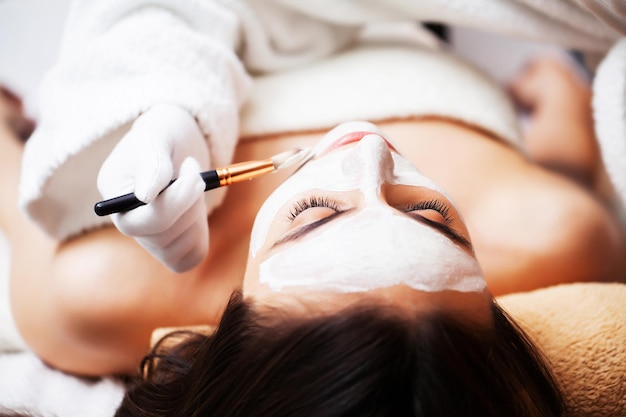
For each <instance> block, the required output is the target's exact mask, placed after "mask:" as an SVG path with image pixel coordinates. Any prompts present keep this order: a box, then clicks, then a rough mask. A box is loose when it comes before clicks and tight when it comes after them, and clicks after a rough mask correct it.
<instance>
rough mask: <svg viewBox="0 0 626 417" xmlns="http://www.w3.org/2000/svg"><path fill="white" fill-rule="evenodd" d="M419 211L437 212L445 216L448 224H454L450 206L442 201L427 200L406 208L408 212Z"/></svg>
mask: <svg viewBox="0 0 626 417" xmlns="http://www.w3.org/2000/svg"><path fill="white" fill-rule="evenodd" d="M418 210H435V211H438V212H439V214H441V216H443V218H444V220H445V221H446V223H452V217H450V206H448V205H447V204H445V203H444V202H443V201H441V200H435V199H433V200H426V201H420V202H419V203H415V204H409V205H408V206H407V207H406V211H407V212H408V211H418Z"/></svg>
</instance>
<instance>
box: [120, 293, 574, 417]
mask: <svg viewBox="0 0 626 417" xmlns="http://www.w3.org/2000/svg"><path fill="white" fill-rule="evenodd" d="M265 314H267V313H265ZM493 316H494V323H495V324H494V326H493V327H492V328H489V329H485V328H480V327H473V326H470V325H468V324H467V323H466V322H461V321H459V320H456V319H454V318H453V317H449V316H448V315H445V314H442V313H432V314H430V313H429V314H427V315H424V314H422V315H420V316H419V317H415V318H407V317H406V316H402V315H399V314H393V313H392V312H390V311H386V310H385V309H384V308H382V307H381V306H369V307H367V306H356V307H350V308H347V309H345V310H342V311H340V312H338V313H335V314H332V315H330V316H328V315H326V316H321V317H313V318H301V317H289V318H288V317H283V318H280V319H279V320H278V324H277V323H276V322H277V320H276V319H274V320H269V321H268V320H266V318H265V317H264V316H263V313H260V312H259V311H257V309H255V308H254V307H253V305H252V304H250V303H249V302H247V301H244V300H243V298H242V296H241V295H240V294H235V295H234V296H233V297H232V298H231V300H230V302H229V305H228V307H227V308H226V311H225V313H224V315H223V318H222V321H221V323H220V325H219V327H218V329H217V330H216V332H215V333H214V334H213V335H211V336H205V335H199V334H195V335H190V336H189V337H188V338H187V339H186V341H185V342H183V343H179V344H176V345H175V347H174V348H171V349H164V348H163V345H157V346H156V347H155V349H154V351H153V353H152V354H151V355H150V356H149V357H147V358H146V359H145V361H144V363H143V365H142V367H143V368H142V371H143V373H142V374H143V377H142V378H141V380H140V381H138V382H137V384H136V385H135V386H134V387H132V388H131V389H129V391H128V392H127V394H126V396H125V397H124V400H123V402H122V404H121V406H120V407H119V409H118V411H117V413H116V416H118V417H138V416H145V417H157V416H158V417H161V416H163V417H165V416H168V417H175V416H180V417H183V416H184V417H199V416H219V417H230V416H245V417H254V416H263V417H279V416H280V417H284V416H298V417H309V416H310V417H314V416H315V417H317V416H320V417H321V416H324V417H329V416H372V417H373V416H385V417H387V416H394V417H403V416H468V415H480V416H494V417H495V416H498V417H501V416H513V417H515V416H541V417H550V416H561V415H565V404H564V401H563V397H562V395H561V392H560V390H559V388H558V385H557V384H556V382H555V381H554V379H553V378H552V376H551V374H550V372H549V370H548V368H547V367H546V365H545V362H544V361H543V359H542V357H541V355H540V354H539V353H538V352H537V351H536V349H534V348H533V345H532V344H531V342H530V341H529V340H528V338H527V337H526V336H525V335H524V333H523V331H522V330H521V329H519V328H518V327H517V326H516V325H515V324H514V323H513V322H512V321H511V320H510V318H509V317H508V316H507V315H506V314H505V313H504V311H502V310H501V309H500V308H499V307H498V306H497V305H496V304H495V303H494V305H493ZM268 323H273V324H272V325H269V324H268ZM165 340H167V339H165Z"/></svg>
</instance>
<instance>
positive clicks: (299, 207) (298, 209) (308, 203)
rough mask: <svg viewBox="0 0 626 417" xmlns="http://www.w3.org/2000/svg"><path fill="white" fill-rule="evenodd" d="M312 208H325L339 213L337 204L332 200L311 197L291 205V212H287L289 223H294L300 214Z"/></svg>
mask: <svg viewBox="0 0 626 417" xmlns="http://www.w3.org/2000/svg"><path fill="white" fill-rule="evenodd" d="M314 207H327V208H329V209H331V210H334V211H336V212H339V211H341V210H340V209H339V204H338V203H337V202H336V201H335V200H332V199H330V198H328V197H316V196H312V197H309V198H306V199H302V200H299V201H297V202H296V203H295V204H294V205H293V207H291V210H289V216H288V218H289V221H294V220H295V219H296V217H298V215H299V214H300V213H302V212H303V211H305V210H308V209H310V208H314Z"/></svg>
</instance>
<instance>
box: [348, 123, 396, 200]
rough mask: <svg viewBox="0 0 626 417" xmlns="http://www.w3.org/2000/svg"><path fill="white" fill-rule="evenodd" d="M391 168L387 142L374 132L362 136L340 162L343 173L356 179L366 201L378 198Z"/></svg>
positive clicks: (390, 177) (391, 159)
mask: <svg viewBox="0 0 626 417" xmlns="http://www.w3.org/2000/svg"><path fill="white" fill-rule="evenodd" d="M393 169H394V161H393V158H392V155H391V150H390V149H389V146H388V145H387V142H386V141H385V140H384V139H383V138H382V137H380V136H378V135H375V134H371V135H367V136H365V137H363V139H361V140H360V141H359V142H358V143H357V144H356V145H355V146H354V147H353V148H352V149H351V151H350V152H349V153H348V154H347V155H346V157H345V159H344V160H343V163H342V171H343V174H344V175H346V176H350V177H352V178H354V179H355V180H356V182H357V184H358V185H359V188H360V190H361V192H362V193H363V195H364V197H365V201H366V202H368V201H369V202H373V201H374V200H377V201H379V200H380V196H381V187H382V184H384V183H385V182H390V181H391V179H392V177H393Z"/></svg>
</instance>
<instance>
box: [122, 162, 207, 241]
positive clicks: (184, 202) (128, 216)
mask: <svg viewBox="0 0 626 417" xmlns="http://www.w3.org/2000/svg"><path fill="white" fill-rule="evenodd" d="M189 161H191V162H188V161H185V162H184V163H183V165H184V167H183V171H181V172H182V173H183V175H181V176H180V177H179V178H178V180H176V182H174V183H173V184H172V185H171V186H170V187H168V188H167V189H166V190H165V191H164V192H163V193H161V195H159V196H158V197H157V198H156V199H155V200H154V201H153V202H152V203H150V204H148V205H145V206H142V207H138V208H136V209H135V210H132V211H129V212H126V213H120V214H116V215H113V222H114V223H115V225H116V226H117V227H118V229H120V231H121V232H122V233H125V234H127V235H130V236H134V237H144V236H149V235H155V234H158V233H162V232H164V231H165V230H168V229H170V228H172V227H173V226H174V225H175V223H176V222H177V220H178V219H179V218H180V217H183V216H187V215H188V213H187V212H188V211H189V209H190V208H191V207H192V206H193V205H194V203H195V202H196V201H198V200H202V203H203V204H204V199H203V194H204V182H203V181H202V178H201V177H200V175H198V172H197V171H196V169H197V166H198V165H197V163H196V162H195V161H194V160H193V159H192V158H189ZM189 170H191V173H189Z"/></svg>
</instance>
